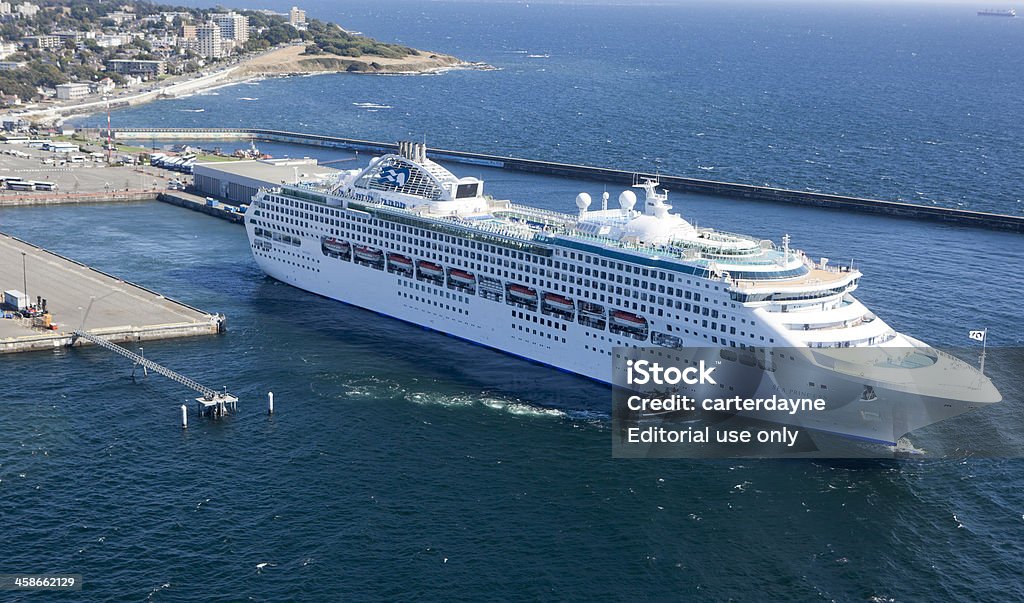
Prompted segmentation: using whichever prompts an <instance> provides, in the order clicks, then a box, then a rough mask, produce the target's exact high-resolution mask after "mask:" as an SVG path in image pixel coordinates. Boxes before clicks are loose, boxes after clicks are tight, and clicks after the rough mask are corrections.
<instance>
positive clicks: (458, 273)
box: [448, 268, 476, 285]
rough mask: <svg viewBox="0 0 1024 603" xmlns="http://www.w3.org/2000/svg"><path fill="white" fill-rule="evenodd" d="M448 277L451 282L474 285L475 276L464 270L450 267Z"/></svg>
mask: <svg viewBox="0 0 1024 603" xmlns="http://www.w3.org/2000/svg"><path fill="white" fill-rule="evenodd" d="M448 278H450V279H452V282H453V283H456V284H459V285H475V284H476V277H475V276H473V275H472V274H471V273H469V272H466V271H465V270H459V269H458V268H452V269H451V270H449V271H448Z"/></svg>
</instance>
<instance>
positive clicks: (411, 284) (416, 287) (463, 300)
mask: <svg viewBox="0 0 1024 603" xmlns="http://www.w3.org/2000/svg"><path fill="white" fill-rule="evenodd" d="M398 286H399V287H408V288H410V289H413V290H415V291H422V292H424V293H431V294H433V295H438V296H440V297H444V298H445V299H450V300H452V301H457V302H460V303H463V304H468V303H469V298H468V297H466V296H465V295H460V294H458V293H453V292H451V291H436V287H433V288H431V287H427V286H426V285H422V284H420V283H414V282H412V281H406V280H401V279H399V281H398Z"/></svg>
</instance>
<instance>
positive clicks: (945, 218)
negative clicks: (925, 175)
mask: <svg viewBox="0 0 1024 603" xmlns="http://www.w3.org/2000/svg"><path fill="white" fill-rule="evenodd" d="M116 133H117V136H118V137H119V138H122V139H134V140H156V139H174V140H187V139H193V140H202V139H220V140H224V139H232V138H233V139H239V140H258V141H267V142H284V143H289V144H299V145H306V146H314V147H322V148H332V149H344V150H348V151H366V152H370V153H391V152H395V151H396V150H397V146H398V145H396V144H391V143H384V142H373V141H367V140H358V139H354V138H343V137H338V136H323V135H320V134H307V133H302V132H288V131H284V130H269V129H262V128H135V129H125V128H122V129H119V130H117V131H116ZM430 155H431V158H433V159H435V160H442V161H445V160H447V161H454V162H459V163H467V164H471V165H482V166H487V167H493V168H498V169H507V170H515V171H521V172H531V173H535V174H548V175H556V176H564V177H569V178H583V179H589V180H600V181H603V182H614V183H617V184H624V185H627V186H628V185H631V184H632V183H633V181H634V178H635V177H636V176H637V174H636V173H635V172H629V171H625V170H615V169H609V168H600V167H592V166H585V165H573V164H567V163H556V162H551V161H538V160H534V159H520V158H516V157H502V156H499V155H486V154H482V153H469V152H465V151H453V150H446V149H432V150H431V151H430ZM640 176H641V177H644V176H647V177H653V176H654V174H640ZM658 177H659V178H660V180H661V184H662V186H664V187H666V188H669V189H672V190H677V191H681V192H686V193H698V194H703V195H716V196H722V197H729V198H734V199H735V198H740V199H750V200H756V201H769V202H776V203H790V204H795V205H807V206H812V207H822V208H828V209H837V210H843V211H855V212H862V213H872V214H883V215H889V216H894V217H899V218H911V219H915V220H928V221H932V222H942V223H946V224H956V225H960V226H969V227H975V228H985V229H989V230H1004V231H1010V232H1024V216H1013V215H1007V214H996V213H989V212H979V211H970V210H963V209H954V208H949V207H936V206H930V205H920V204H914V203H903V202H895V201H882V200H879V199H863V198H858V197H849V196H844V195H830V194H825V193H812V192H806V191H797V190H789V189H782V188H774V187H769V186H755V185H750V184H737V183H732V182H717V181H714V180H701V179H698V178H684V177H681V176H669V175H665V174H660V175H658Z"/></svg>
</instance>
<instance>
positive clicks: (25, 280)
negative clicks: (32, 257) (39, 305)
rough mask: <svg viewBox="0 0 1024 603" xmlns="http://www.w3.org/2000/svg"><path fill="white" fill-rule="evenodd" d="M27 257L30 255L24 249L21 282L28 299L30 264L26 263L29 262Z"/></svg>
mask: <svg viewBox="0 0 1024 603" xmlns="http://www.w3.org/2000/svg"><path fill="white" fill-rule="evenodd" d="M26 257H28V256H27V254H26V253H25V252H24V251H22V252H21V278H22V283H21V284H22V287H23V288H24V291H22V293H24V294H25V298H26V299H27V298H28V264H27V263H26V262H27V260H26Z"/></svg>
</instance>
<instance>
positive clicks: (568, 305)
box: [544, 293, 576, 312]
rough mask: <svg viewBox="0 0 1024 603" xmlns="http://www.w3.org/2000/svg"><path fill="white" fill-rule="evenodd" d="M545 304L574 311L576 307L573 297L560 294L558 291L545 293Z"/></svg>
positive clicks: (556, 308)
mask: <svg viewBox="0 0 1024 603" xmlns="http://www.w3.org/2000/svg"><path fill="white" fill-rule="evenodd" d="M544 304H545V305H547V306H549V307H551V308H553V309H555V310H560V311H562V312H572V311H573V310H574V309H575V307H576V306H575V305H574V304H573V302H572V300H571V299H569V298H568V297H563V296H561V295H558V294H557V293H545V294H544Z"/></svg>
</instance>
